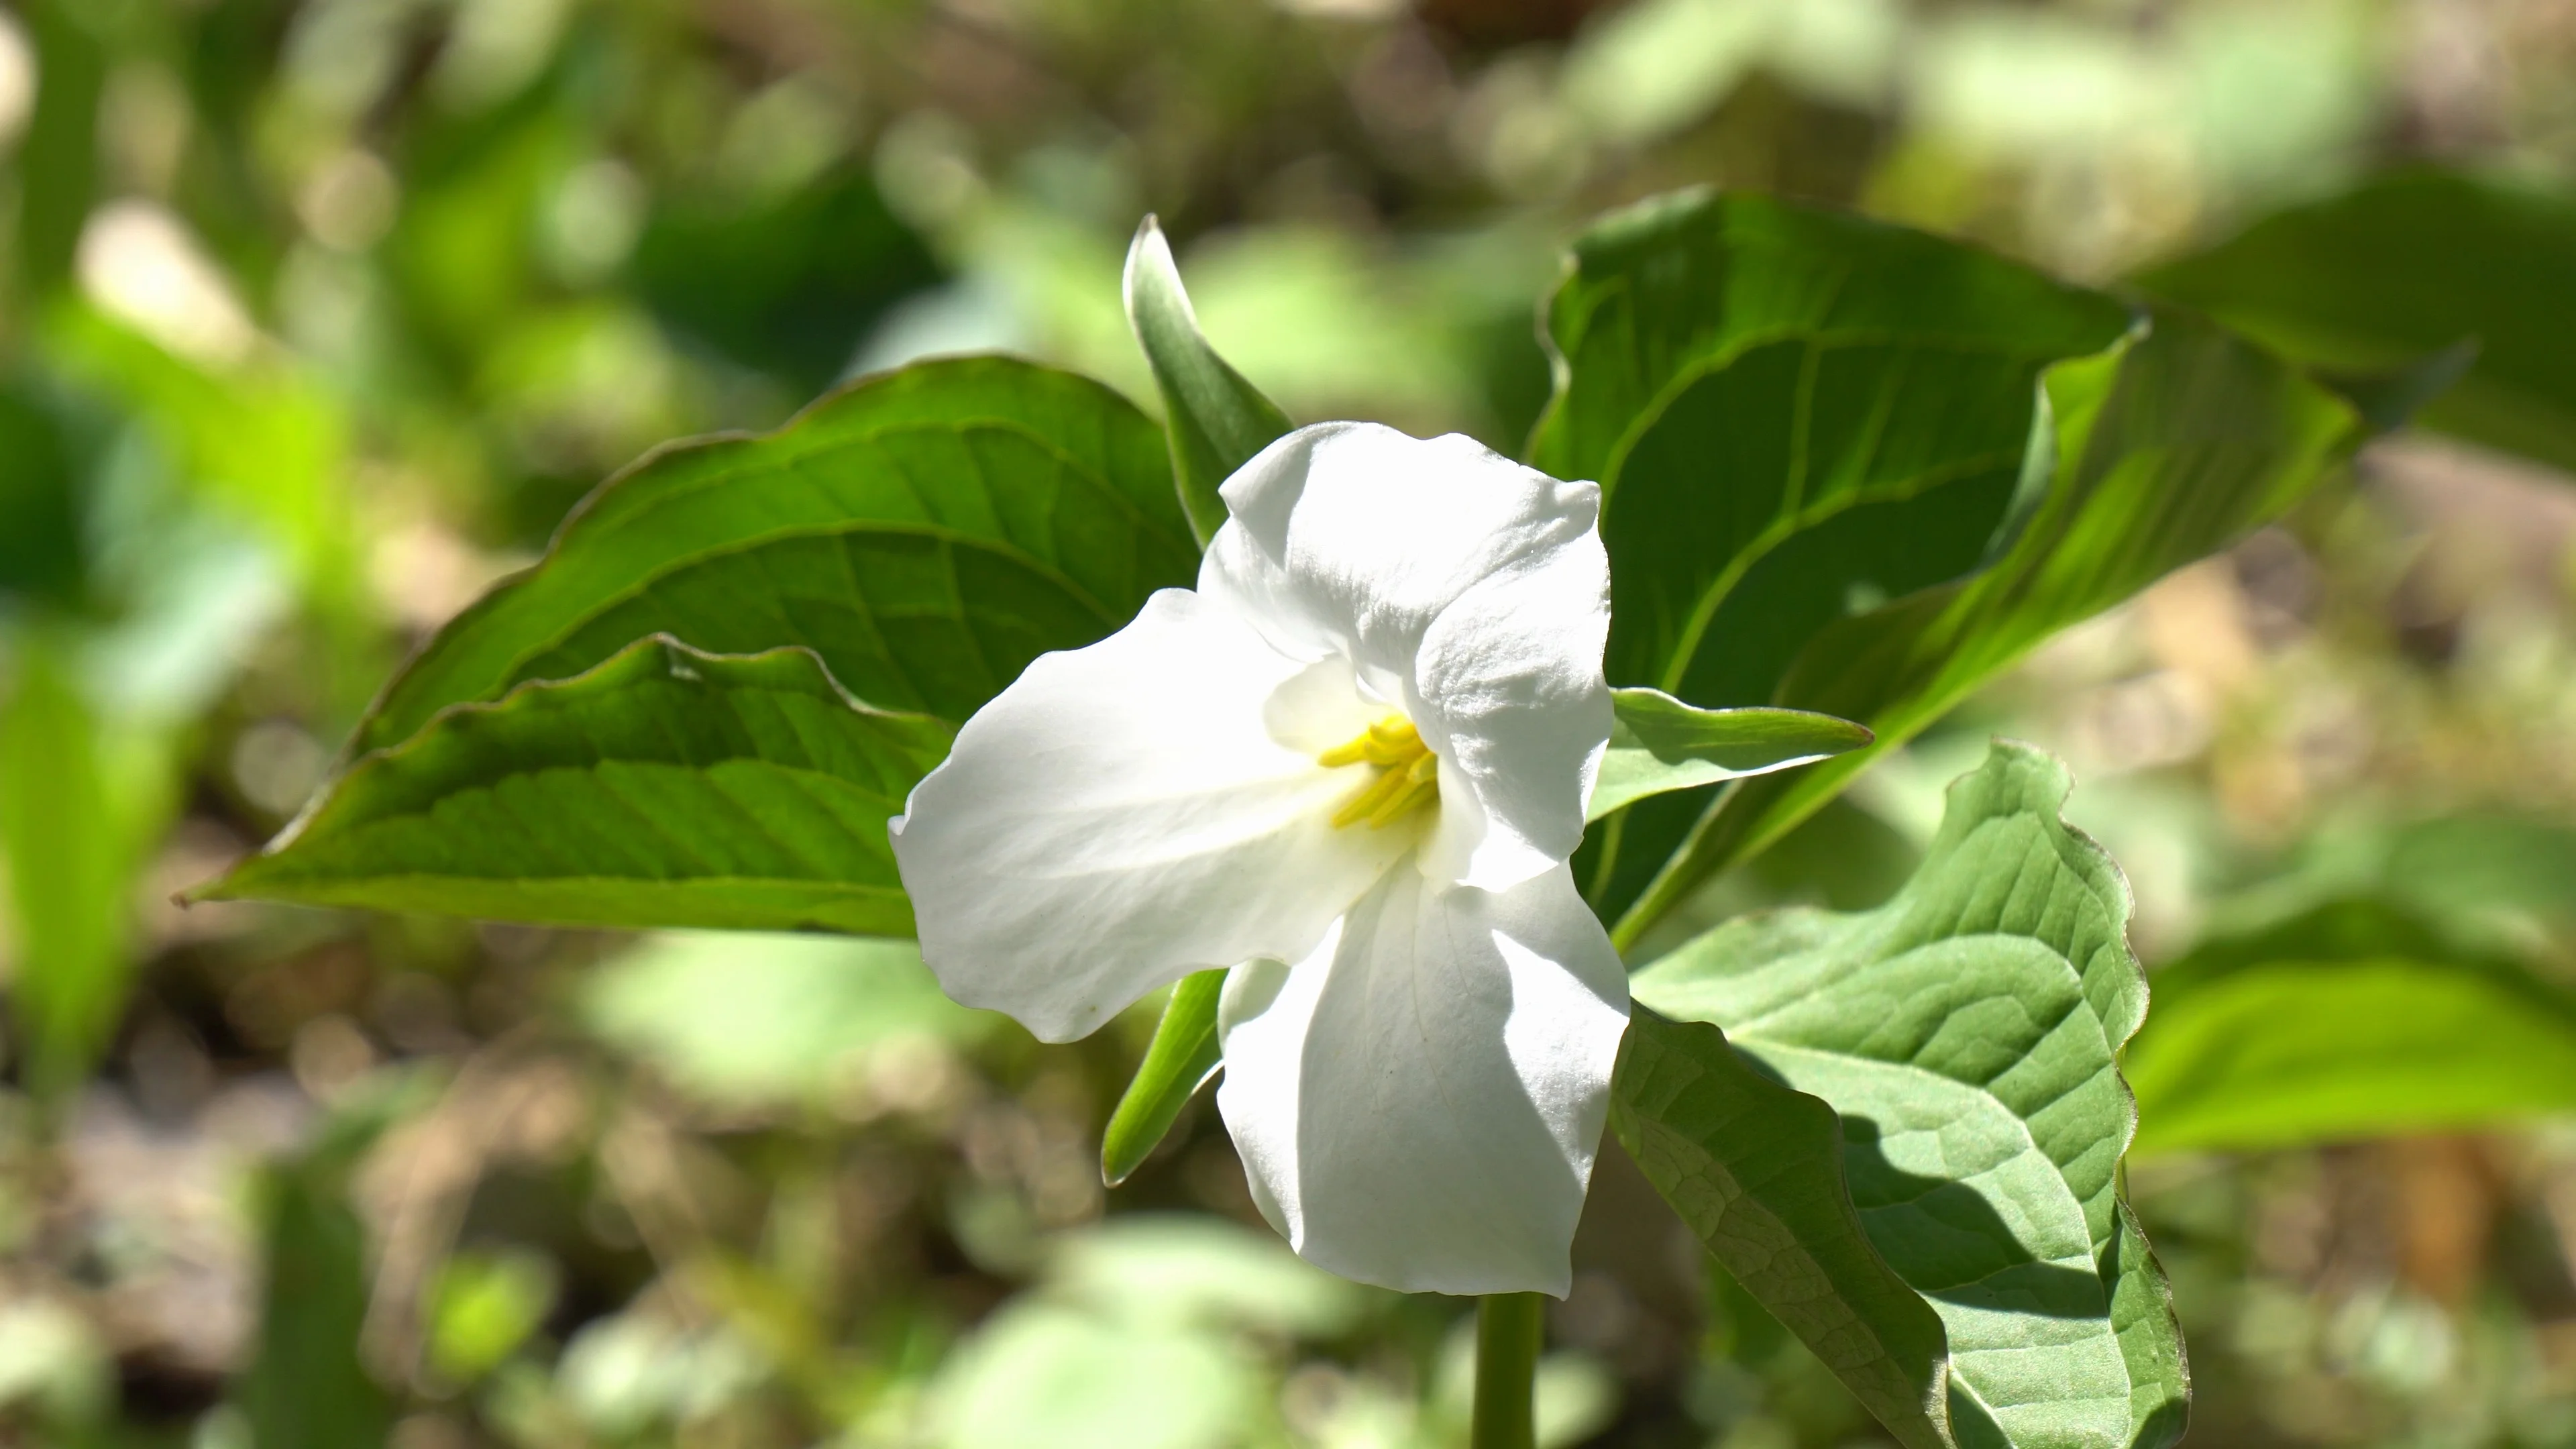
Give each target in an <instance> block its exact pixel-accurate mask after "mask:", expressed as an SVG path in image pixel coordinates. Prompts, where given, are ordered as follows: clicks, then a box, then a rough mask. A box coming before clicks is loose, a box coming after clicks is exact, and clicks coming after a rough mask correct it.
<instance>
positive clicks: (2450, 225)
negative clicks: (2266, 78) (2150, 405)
mask: <svg viewBox="0 0 2576 1449" xmlns="http://www.w3.org/2000/svg"><path fill="white" fill-rule="evenodd" d="M2138 284H2139V285H2140V286H2142V287H2144V288H2146V289H2147V290H2148V291H2150V292H2152V293H2155V294H2156V295H2159V296H2163V297H2168V298H2171V299H2173V300H2174V301H2177V302H2181V303H2184V304H2187V305H2189V306H2193V307H2197V308H2199V309H2201V310H2202V311H2205V312H2208V313H2210V314H2212V315H2214V316H2216V317H2218V318H2219V319H2220V320H2222V321H2225V322H2227V323H2229V324H2231V325H2233V326H2236V327H2238V328H2241V329H2243V330H2245V331H2247V332H2250V333H2252V334H2253V335H2255V336H2257V337H2259V338H2261V339H2262V340H2263V341H2265V342H2267V343H2270V344H2271V345H2273V346H2275V347H2277V348H2279V349H2281V350H2282V351H2284V352H2287V353H2288V354H2289V355H2291V356H2293V357H2296V358H2300V359H2302V360H2304V361H2308V362H2312V363H2314V364H2317V365H2318V366H2321V367H2326V368H2333V369H2350V370H2367V371H2381V370H2385V369H2388V368H2391V367H2395V366H2399V365H2403V364H2406V363H2409V362H2412V361H2414V360H2416V359H2418V358H2421V357H2424V356H2426V355H2427V354H2435V353H2440V352H2442V351H2444V350H2446V349H2449V348H2451V347H2453V346H2455V345H2457V344H2459V343H2462V342H2473V343H2474V344H2475V347H2476V356H2475V361H2474V362H2473V363H2472V364H2471V365H2470V366H2469V368H2468V372H2467V375H2466V376H2465V377H2463V378H2462V379H2461V380H2460V382H2459V384H2458V385H2457V386H2456V387H2453V388H2452V389H2451V390H2450V391H2449V392H2447V393H2444V394H2442V395H2441V396H2438V397H2436V398H2434V399H2433V400H2432V401H2431V402H2430V403H2428V404H2427V405H2426V406H2425V408H2424V410H2423V414H2422V421H2423V422H2424V423H2425V424H2426V425H2427V426H2430V427H2435V428H2439V429H2442V430H2443V431H2446V432H2451V433H2456V434H2458V435H2459V436H2461V437H2464V438H2470V439H2473V440H2475V441H2478V442H2481V443H2486V444H2488V445H2490V446H2493V447H2498V448H2504V449H2507V450H2510V451H2513V452H2518V453H2524V454H2528V455H2529V456H2531V457H2534V458H2538V459H2540V460H2542V461H2544V462H2548V463H2553V464H2556V465H2557V466H2559V467H2561V468H2576V342H2571V340H2570V339H2576V201H2570V200H2569V199H2567V198H2565V197H2562V196H2556V195H2551V194H2547V193H2544V192H2539V191H2534V190H2531V189H2528V188H2525V187H2520V186H2513V185H2508V184H2505V183H2503V182H2500V181H2489V180H2483V179H2479V178H2475V177H2469V176H2456V175H2448V174H2444V173H2441V172H2436V171H2409V172H2402V173H2399V174H2395V175H2390V176H2384V177H2381V178H2378V179H2376V180H2373V181H2370V182H2368V183H2365V184H2364V185H2362V186H2360V187H2358V188H2356V189H2354V190H2352V191H2349V192H2346V193H2344V194H2342V195H2340V196H2335V197H2331V198H2329V199H2327V200H2324V201H2320V202H2315V203H2312V204H2310V205H2306V206H2301V207H2297V208H2294V209H2292V210H2289V211H2285V212H2282V213H2280V214H2279V215H2276V216H2272V217H2269V218H2266V219H2265V220H2262V221H2260V222H2257V223H2255V224H2254V226H2252V227H2251V228H2249V229H2248V230H2247V231H2246V232H2245V233H2244V234H2242V235H2240V236H2237V237H2235V238H2233V239H2232V240H2229V241H2227V242H2225V243H2222V244H2221V245H2219V246H2217V247H2215V248H2213V249H2212V250H2210V251H2207V252H2203V253H2201V254H2199V255H2197V256H2192V257H2186V258H2184V259H2182V260H2180V261H2176V262H2170V263H2167V264H2165V265H2163V266H2160V267H2157V268H2155V269H2153V270H2151V271H2149V272H2147V273H2146V274H2145V275H2144V276H2142V277H2140V278H2138Z"/></svg>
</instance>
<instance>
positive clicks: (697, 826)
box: [205, 638, 951, 936]
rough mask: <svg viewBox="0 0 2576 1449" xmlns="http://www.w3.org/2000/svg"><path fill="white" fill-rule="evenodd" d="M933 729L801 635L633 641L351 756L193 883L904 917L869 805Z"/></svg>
mask: <svg viewBox="0 0 2576 1449" xmlns="http://www.w3.org/2000/svg"><path fill="white" fill-rule="evenodd" d="M950 737H951V730H950V727H949V726H948V725H947V724H945V723H943V722H941V721H939V720H936V719H932V718H929V717H927V716H922V715H905V714H887V713H881V712H879V711H876V710H871V709H869V708H867V707H866V706H864V705H861V704H859V703H858V702H856V701H855V700H853V699H851V698H850V697H849V696H848V695H847V694H845V693H844V692H842V690H841V689H840V687H839V686H838V685H836V684H835V683H834V682H833V680H832V677H831V676H830V675H829V674H827V673H826V672H825V671H824V669H823V666H822V664H821V663H820V662H819V661H818V660H817V659H816V658H815V657H814V656H813V655H812V654H811V653H809V652H807V651H805V650H802V649H781V650H774V651H772V652H770V653H767V654H758V655H751V656H747V657H726V656H718V655H711V654H704V653H700V652H698V651H697V650H694V649H690V648H688V647H687V646H685V645H682V644H679V643H677V642H675V641H673V640H670V639H668V638H651V639H645V640H642V641H640V642H638V643H636V644H635V645H634V646H633V647H632V648H629V649H627V650H626V651H625V652H623V653H621V654H618V655H616V656H615V657H613V658H611V659H610V660H609V661H608V662H607V663H605V664H602V665H600V666H599V667H597V668H595V669H593V670H591V671H590V672H589V673H586V674H583V675H580V676H578V677H576V678H573V679H570V680H563V681H558V682H543V683H534V684H527V685H522V686H520V687H519V688H517V689H514V690H512V691H511V692H510V693H509V694H508V695H507V696H505V697H504V698H502V699H501V700H499V701H498V702H496V703H492V704H467V705H459V706H455V707H452V708H450V709H448V710H446V711H444V712H442V713H441V714H439V715H438V716H436V717H435V718H433V719H432V720H431V721H430V722H429V724H428V725H427V726H425V727H424V728H423V729H422V730H421V731H420V732H419V733H418V734H417V735H415V736H414V737H412V738H411V739H410V740H408V741H406V742H404V743H403V744H401V745H398V746H396V747H395V748H393V749H390V750H381V751H377V752H375V753H373V754H369V755H365V756H362V757H360V758H359V759H358V760H357V762H356V763H354V764H352V765H351V766H350V767H349V768H348V769H347V770H346V771H345V772H343V773H342V774H341V775H340V776H339V777H338V778H337V779H336V780H334V781H333V782H332V783H331V784H330V785H329V786H328V787H327V788H326V790H325V791H324V793H323V795H322V796H321V798H320V799H319V800H318V801H317V802H316V803H315V804H314V805H313V806H311V807H310V808H308V809H307V810H306V812H305V814H304V816H303V817H302V818H301V819H299V820H298V821H297V822H296V823H295V824H294V825H293V826H290V827H289V828H288V829H287V831H286V832H285V833H284V834H283V835H282V836H280V837H279V838H278V839H277V840H276V841H274V842H272V843H271V844H270V845H269V846H268V848H267V849H265V850H263V851H261V852H260V853H259V854H258V855H255V856H253V857H251V858H250V859H249V860H247V861H245V862H243V863H242V864H241V865H240V866H239V867H238V868H237V869H235V870H234V871H233V872H232V874H230V875H228V876H226V877H224V878H223V879H222V880H220V881H218V882H216V883H215V884H214V885H213V886H212V887H210V888H208V889H207V891H206V892H205V894H207V895H210V896H213V897H216V898H242V897H260V898H265V899H269V900H283V901H295V902H299V903H302V904H306V905H325V906H367V907H373V908H375V909H378V910H391V911H429V912H440V913H445V914H451V915H464V916H487V917H499V918H504V919H509V920H521V921H541V922H549V923H554V924H563V925H604V926H708V927H725V928H733V929H744V930H811V929H825V930H836V931H848V932H853V933H856V934H860V935H876V936H908V935H910V934H912V909H911V905H910V903H909V902H907V901H906V900H905V899H904V894H903V887H902V884H901V882H900V881H899V880H898V879H897V877H896V874H895V867H894V851H893V847H892V846H891V845H890V844H889V842H888V841H887V838H886V821H887V820H888V819H889V818H891V817H893V816H894V815H897V814H899V813H901V812H902V810H903V802H904V799H905V797H906V796H907V795H908V794H909V793H910V792H911V789H912V786H913V785H914V783H915V782H917V781H918V780H920V778H921V777H922V776H923V775H924V774H926V773H928V772H929V770H930V768H931V767H932V766H933V765H936V764H937V763H938V762H939V761H940V759H941V758H942V757H943V756H945V755H946V754H947V751H948V745H949V740H950Z"/></svg>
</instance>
